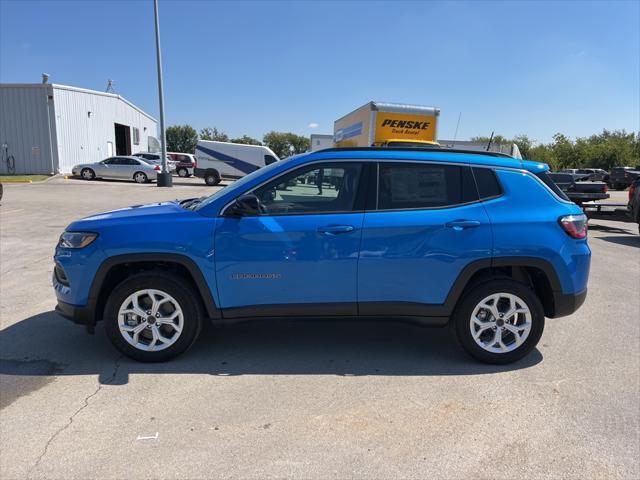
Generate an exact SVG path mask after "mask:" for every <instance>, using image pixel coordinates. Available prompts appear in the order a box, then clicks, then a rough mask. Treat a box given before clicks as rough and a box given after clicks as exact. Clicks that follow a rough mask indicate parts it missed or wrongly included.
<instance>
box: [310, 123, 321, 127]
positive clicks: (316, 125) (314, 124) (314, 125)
mask: <svg viewBox="0 0 640 480" xmlns="http://www.w3.org/2000/svg"><path fill="white" fill-rule="evenodd" d="M318 127H319V125H318V124H317V123H315V122H311V123H310V124H309V128H318Z"/></svg>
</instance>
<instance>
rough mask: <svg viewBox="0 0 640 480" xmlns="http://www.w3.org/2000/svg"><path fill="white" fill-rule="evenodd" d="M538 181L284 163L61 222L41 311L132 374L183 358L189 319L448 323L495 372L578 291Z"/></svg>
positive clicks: (547, 194) (576, 239) (572, 257)
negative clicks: (205, 191)
mask: <svg viewBox="0 0 640 480" xmlns="http://www.w3.org/2000/svg"><path fill="white" fill-rule="evenodd" d="M547 170H548V166H547V165H545V164H540V163H534V162H529V161H521V160H516V159H514V158H511V157H506V156H504V155H499V154H490V153H472V152H460V151H443V150H439V151H434V150H417V149H416V150H411V149H390V148H387V149H375V148H354V149H330V150H324V151H320V152H315V153H309V154H303V155H298V156H294V157H290V158H289V159H287V160H284V161H280V162H276V163H273V164H271V165H269V166H267V167H265V168H262V169H260V170H258V171H256V172H254V173H252V174H250V175H247V176H246V177H244V178H242V179H241V180H239V181H237V182H235V183H233V184H232V185H230V186H228V187H226V188H224V189H222V190H219V191H217V192H216V193H214V194H213V195H211V196H210V197H203V198H199V199H190V200H184V201H181V202H179V201H175V202H164V203H155V204H149V205H138V206H134V207H130V208H124V209H121V210H115V211H112V212H108V213H103V214H99V215H95V216H92V217H88V218H85V219H82V220H79V221H77V222H74V223H72V224H71V225H69V226H68V227H67V229H66V231H65V232H64V233H63V234H62V236H61V237H60V242H59V244H58V246H57V248H56V253H55V257H54V258H55V270H54V278H53V283H54V287H55V291H56V295H57V298H58V306H57V311H58V312H59V313H60V314H62V315H63V316H65V317H68V318H70V319H72V320H73V321H75V322H76V323H81V324H85V325H87V327H88V328H89V330H90V331H92V330H93V328H94V326H95V324H96V322H97V321H99V320H102V321H103V322H104V326H105V329H106V332H107V335H108V337H109V338H110V340H111V341H112V342H113V344H114V345H115V346H116V347H117V348H118V349H119V350H120V351H122V352H123V353H125V354H126V355H128V356H130V357H132V358H135V359H137V360H141V361H161V360H167V359H169V358H171V357H174V356H176V355H178V354H179V353H181V352H183V351H185V350H186V349H187V348H189V346H190V345H192V344H193V343H194V341H195V340H196V338H197V336H198V333H199V332H200V329H201V327H202V324H203V322H205V321H207V320H208V321H211V322H214V323H215V322H222V321H229V320H243V319H256V318H265V319H266V318H276V317H279V318H282V317H294V318H301V317H316V318H319V317H320V318H328V317H345V318H348V317H382V318H386V319H390V320H392V321H393V320H396V321H398V320H411V321H415V322H418V323H420V324H423V325H429V326H444V325H446V324H450V325H451V328H452V330H453V332H454V333H455V337H456V338H457V339H458V341H459V343H460V344H461V345H462V347H463V348H464V349H465V350H466V351H467V352H468V353H469V354H471V355H472V356H473V357H475V358H476V359H478V360H481V361H484V362H491V363H508V362H512V361H515V360H517V359H519V358H521V357H523V356H524V355H526V354H527V353H528V352H530V351H531V350H532V349H533V348H534V347H535V345H536V344H537V343H538V340H539V339H540V336H541V335H542V331H543V328H544V321H545V317H551V318H554V317H561V316H563V315H569V314H571V313H572V312H574V311H575V310H576V309H577V308H578V307H579V306H580V305H581V304H582V302H583V301H584V299H585V296H586V292H587V279H588V275H589V263H590V256H591V252H590V250H589V247H588V245H587V239H586V235H587V225H586V218H585V216H584V215H583V214H582V211H581V210H580V208H578V206H576V205H575V204H573V203H571V202H570V201H568V200H567V198H566V197H565V196H564V194H563V193H562V192H561V191H560V190H559V189H558V188H557V187H556V186H555V185H554V184H553V182H551V181H550V180H549V179H548V177H547Z"/></svg>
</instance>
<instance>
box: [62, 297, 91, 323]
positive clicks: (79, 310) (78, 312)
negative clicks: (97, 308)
mask: <svg viewBox="0 0 640 480" xmlns="http://www.w3.org/2000/svg"><path fill="white" fill-rule="evenodd" d="M56 313H57V314H58V315H60V316H62V317H64V318H66V319H67V320H71V321H72V322H73V323H76V324H78V325H87V326H93V325H94V323H95V321H94V315H93V310H92V309H91V308H89V307H86V306H81V305H71V304H70V303H66V302H63V301H62V300H58V304H57V305H56Z"/></svg>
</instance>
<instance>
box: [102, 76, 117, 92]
mask: <svg viewBox="0 0 640 480" xmlns="http://www.w3.org/2000/svg"><path fill="white" fill-rule="evenodd" d="M105 91H106V92H107V93H116V89H115V88H113V80H111V79H110V78H109V79H108V80H107V89H106V90H105Z"/></svg>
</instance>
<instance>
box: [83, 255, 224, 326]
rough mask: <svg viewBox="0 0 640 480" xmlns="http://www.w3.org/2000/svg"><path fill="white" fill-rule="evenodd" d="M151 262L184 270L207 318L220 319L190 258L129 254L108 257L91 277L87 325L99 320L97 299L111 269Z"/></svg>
mask: <svg viewBox="0 0 640 480" xmlns="http://www.w3.org/2000/svg"><path fill="white" fill-rule="evenodd" d="M153 262H157V263H175V264H178V265H180V266H182V267H184V268H186V269H187V271H188V272H189V274H190V275H191V278H192V279H193V282H194V283H195V285H196V288H197V290H198V292H197V293H199V294H200V297H201V298H202V303H203V305H204V308H205V312H206V314H207V316H208V317H209V318H220V311H219V310H218V307H217V306H216V304H215V302H214V300H213V297H212V295H211V291H210V290H209V286H208V285H207V282H206V280H205V278H204V275H203V274H202V271H201V270H200V268H199V267H198V265H197V264H196V263H195V262H194V261H193V260H192V259H191V258H189V257H187V256H186V255H181V254H177V253H131V254H124V255H116V256H113V257H109V258H107V259H106V260H105V261H104V262H102V264H101V265H100V267H98V270H97V272H96V274H95V276H94V277H93V282H92V284H91V288H90V290H89V300H88V302H87V309H88V310H89V311H90V312H91V314H90V315H85V318H87V317H88V318H87V323H92V324H95V323H96V322H97V320H99V318H98V317H100V316H101V315H102V314H101V312H98V311H96V310H97V306H98V299H99V298H100V293H101V291H102V286H103V284H104V281H105V279H106V278H107V275H108V274H109V272H110V271H111V269H112V268H114V267H117V266H119V265H124V264H127V263H153ZM91 320H92V321H91Z"/></svg>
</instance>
